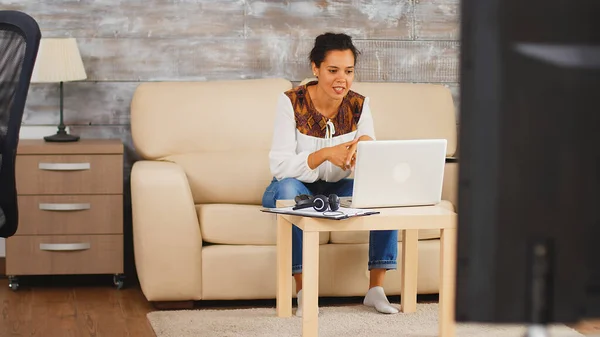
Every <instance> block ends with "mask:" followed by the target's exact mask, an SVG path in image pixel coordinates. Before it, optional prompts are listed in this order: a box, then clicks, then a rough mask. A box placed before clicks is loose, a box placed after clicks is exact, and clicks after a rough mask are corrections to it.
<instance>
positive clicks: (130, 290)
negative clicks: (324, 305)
mask: <svg viewBox="0 0 600 337" xmlns="http://www.w3.org/2000/svg"><path fill="white" fill-rule="evenodd" d="M64 280H65V279H64V278H60V277H57V278H48V277H46V278H41V279H37V280H33V281H32V283H30V284H27V283H25V281H24V280H21V286H20V288H19V290H17V291H16V292H14V291H12V290H11V289H10V288H9V287H8V280H7V279H6V278H3V279H0V305H1V307H0V313H1V316H0V337H5V336H7V337H8V336H10V337H17V336H19V337H20V336H44V337H55V336H56V337H58V336H60V337H88V336H89V337H92V336H93V337H106V336H110V337H121V336H135V337H155V334H154V332H153V331H152V328H151V326H150V324H149V323H148V321H147V319H146V314H147V313H148V312H150V311H153V310H156V309H155V308H154V307H153V306H152V305H151V304H150V303H148V301H146V299H145V298H144V296H143V294H142V292H141V290H140V289H139V287H137V286H128V287H125V288H123V289H121V290H117V289H116V288H114V287H112V284H111V283H112V279H111V278H106V280H98V279H94V281H92V282H90V281H81V282H78V283H77V284H76V285H74V284H72V283H70V284H67V283H65V282H64ZM398 299H399V297H398V298H396V299H394V298H392V300H393V301H397V300H398ZM359 300H360V299H335V300H334V302H336V303H337V304H343V303H344V301H346V302H347V303H354V302H356V301H359ZM420 301H421V300H420ZM425 301H427V299H426V300H425ZM249 302H251V303H249ZM235 303H236V304H232V302H218V301H211V302H206V303H202V305H201V306H200V305H198V307H199V308H205V307H206V308H237V307H252V306H274V301H244V302H235ZM336 303H332V304H334V305H335V304H336ZM575 328H576V329H577V330H578V331H580V332H581V333H583V334H585V335H588V336H592V335H594V336H598V335H600V320H595V321H589V322H583V323H580V324H578V325H576V326H575Z"/></svg>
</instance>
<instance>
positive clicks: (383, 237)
mask: <svg viewBox="0 0 600 337" xmlns="http://www.w3.org/2000/svg"><path fill="white" fill-rule="evenodd" d="M353 186H354V180H353V179H342V180H340V181H338V182H335V183H328V182H325V181H322V180H318V181H316V182H314V183H303V182H301V181H299V180H298V179H295V178H286V179H282V180H281V181H277V179H273V181H271V184H270V185H269V186H268V187H267V189H266V190H265V193H264V194H263V198H262V205H263V207H267V208H273V207H275V203H276V201H277V200H290V199H292V200H293V199H294V198H295V197H296V196H297V195H300V194H309V195H317V194H322V195H325V196H329V194H337V195H338V196H339V197H348V196H352V187H353ZM397 256H398V231H397V230H374V231H371V232H370V234H369V264H368V269H369V270H371V269H388V270H389V269H396V268H397V265H398V263H397ZM301 272H302V230H301V229H300V228H298V227H296V226H292V274H297V273H301Z"/></svg>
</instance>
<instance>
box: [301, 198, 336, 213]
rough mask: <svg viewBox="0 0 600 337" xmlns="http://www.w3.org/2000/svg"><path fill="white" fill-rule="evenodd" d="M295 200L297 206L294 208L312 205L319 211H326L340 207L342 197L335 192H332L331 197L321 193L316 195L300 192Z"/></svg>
mask: <svg viewBox="0 0 600 337" xmlns="http://www.w3.org/2000/svg"><path fill="white" fill-rule="evenodd" d="M294 201H295V202H296V206H294V207H293V208H292V209H293V210H297V209H303V208H309V207H312V208H314V209H315V211H317V212H326V211H328V210H330V211H337V210H338V209H340V198H339V197H338V196H337V195H335V194H330V195H329V198H328V197H326V196H324V195H320V194H319V195H315V196H314V197H313V196H310V195H307V194H300V195H299V196H297V197H295V198H294Z"/></svg>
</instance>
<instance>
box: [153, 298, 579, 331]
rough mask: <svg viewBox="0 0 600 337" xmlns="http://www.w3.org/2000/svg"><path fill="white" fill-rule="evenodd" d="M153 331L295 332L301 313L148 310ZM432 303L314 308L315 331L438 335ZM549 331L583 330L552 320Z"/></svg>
mask: <svg viewBox="0 0 600 337" xmlns="http://www.w3.org/2000/svg"><path fill="white" fill-rule="evenodd" d="M147 317H148V320H149V321H150V324H151V325H152V328H153V329H154V332H155V333H156V336H157V337H208V336H210V337H238V336H239V337H274V336H276V337H288V336H294V337H298V336H301V335H302V319H301V318H300V317H296V316H292V317H289V318H279V317H277V314H276V312H275V309H274V308H254V309H235V310H205V309H195V310H175V311H154V312H150V313H148V315H147ZM437 329H438V305H437V303H431V304H430V303H427V304H418V305H417V312H415V313H410V314H403V313H399V314H395V315H383V314H379V313H376V312H374V309H372V308H368V307H366V306H363V305H351V306H342V307H339V306H333V307H321V308H319V337H340V336H342V337H343V336H348V337H349V336H352V337H363V336H364V337H367V336H368V337H374V336H377V337H388V336H390V337H391V336H394V337H398V336H403V337H434V336H438V330H437ZM549 332H550V337H577V336H583V335H582V334H580V333H578V332H577V331H575V330H573V329H571V328H569V327H567V326H565V325H553V326H552V327H550V329H549ZM524 333H525V328H524V327H523V326H514V325H513V326H505V325H482V324H462V323H460V324H457V329H456V336H457V337H521V336H524Z"/></svg>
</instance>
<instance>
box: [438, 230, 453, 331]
mask: <svg viewBox="0 0 600 337" xmlns="http://www.w3.org/2000/svg"><path fill="white" fill-rule="evenodd" d="M440 245H441V247H440V269H441V270H440V276H441V280H440V304H439V321H440V327H439V329H440V330H439V335H440V337H454V334H455V328H456V324H455V318H454V303H455V282H456V281H455V275H456V229H453V228H452V229H442V230H441V237H440Z"/></svg>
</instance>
